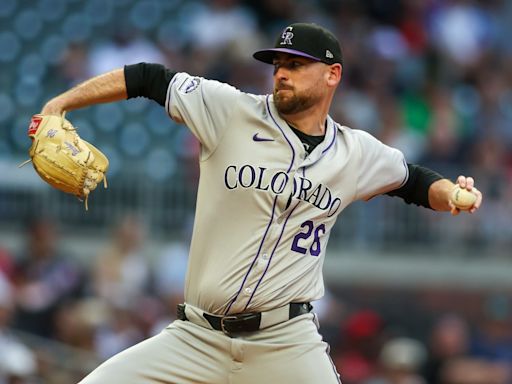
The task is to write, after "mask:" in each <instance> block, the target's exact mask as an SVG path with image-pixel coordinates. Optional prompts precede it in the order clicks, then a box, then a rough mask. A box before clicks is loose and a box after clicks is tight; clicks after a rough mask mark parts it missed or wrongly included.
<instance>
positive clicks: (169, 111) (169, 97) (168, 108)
mask: <svg viewBox="0 0 512 384" xmlns="http://www.w3.org/2000/svg"><path fill="white" fill-rule="evenodd" d="M176 77H177V76H176V75H174V76H173V78H172V81H171V84H169V89H168V95H167V101H166V104H167V114H168V115H169V117H170V118H171V120H174V119H173V118H172V115H171V94H172V86H173V85H174V83H175V82H176Z"/></svg>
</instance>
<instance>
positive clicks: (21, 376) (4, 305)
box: [0, 272, 37, 384]
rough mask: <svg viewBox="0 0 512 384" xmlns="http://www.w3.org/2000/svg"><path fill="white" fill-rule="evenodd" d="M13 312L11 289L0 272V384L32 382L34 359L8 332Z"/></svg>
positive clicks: (34, 369) (34, 367)
mask: <svg viewBox="0 0 512 384" xmlns="http://www.w3.org/2000/svg"><path fill="white" fill-rule="evenodd" d="M13 312H14V296H13V289H12V287H11V286H10V283H9V282H8V280H7V278H6V277H5V276H4V275H3V274H2V272H0V356H1V358H0V384H25V383H27V384H28V383H32V382H33V381H32V379H33V378H34V377H33V376H34V374H35V373H36V368H37V367H36V359H35V356H34V354H33V353H32V352H31V351H30V349H29V348H28V347H26V346H25V345H24V344H22V343H21V342H20V341H19V340H18V339H17V338H16V337H15V336H14V335H12V334H11V332H9V327H10V325H11V319H12V315H13Z"/></svg>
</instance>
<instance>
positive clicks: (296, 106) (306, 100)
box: [274, 86, 319, 115]
mask: <svg viewBox="0 0 512 384" xmlns="http://www.w3.org/2000/svg"><path fill="white" fill-rule="evenodd" d="M280 90H287V92H286V93H285V94H283V93H282V92H278V91H280ZM318 100H319V97H318V95H314V94H313V93H312V92H310V90H307V91H304V92H300V93H299V92H296V91H295V89H293V88H291V87H287V86H278V87H275V88H274V103H275V105H276V108H277V110H278V111H279V113H281V114H283V115H290V114H294V113H298V112H303V111H305V110H307V109H309V108H311V107H312V106H314V105H315V104H316V103H317V102H318Z"/></svg>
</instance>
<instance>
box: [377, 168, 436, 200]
mask: <svg viewBox="0 0 512 384" xmlns="http://www.w3.org/2000/svg"><path fill="white" fill-rule="evenodd" d="M407 167H408V168H409V178H408V179H407V182H406V183H405V184H404V185H403V186H402V187H400V188H398V189H395V190H393V191H390V192H388V193H386V195H389V196H398V197H400V198H402V199H404V201H405V202H406V203H407V204H416V205H419V206H422V207H425V208H430V209H432V207H431V206H430V203H429V201H428V189H429V188H430V186H431V185H432V183H434V182H435V181H437V180H440V179H443V176H441V175H440V174H439V173H437V172H435V171H433V170H431V169H428V168H425V167H422V166H421V165H416V164H409V163H407Z"/></svg>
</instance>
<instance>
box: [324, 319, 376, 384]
mask: <svg viewBox="0 0 512 384" xmlns="http://www.w3.org/2000/svg"><path fill="white" fill-rule="evenodd" d="M341 331H342V335H341V346H340V348H339V350H338V353H337V354H336V355H335V356H334V357H333V359H334V362H335V364H336V367H337V368H338V370H339V372H340V375H341V379H342V382H343V383H345V384H359V383H361V382H364V380H367V379H369V378H371V377H373V376H374V375H375V374H376V372H377V359H378V354H379V351H380V348H381V344H382V341H383V331H384V323H383V319H382V318H381V317H380V316H379V315H378V314H377V313H376V312H374V311H372V310H367V309H365V310H360V311H356V312H354V313H351V314H350V315H349V316H348V318H347V319H346V320H345V321H344V323H343V325H342V327H341Z"/></svg>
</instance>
